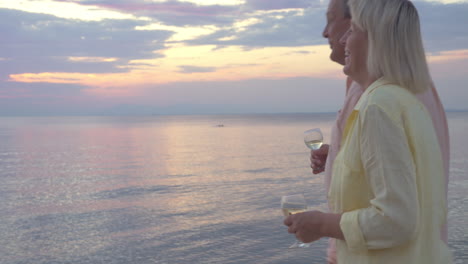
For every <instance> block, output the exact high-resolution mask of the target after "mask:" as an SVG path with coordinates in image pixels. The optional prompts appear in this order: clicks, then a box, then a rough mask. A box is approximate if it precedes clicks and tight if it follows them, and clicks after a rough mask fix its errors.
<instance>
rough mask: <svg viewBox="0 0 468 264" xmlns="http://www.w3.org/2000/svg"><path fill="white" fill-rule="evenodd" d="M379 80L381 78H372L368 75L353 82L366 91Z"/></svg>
mask: <svg viewBox="0 0 468 264" xmlns="http://www.w3.org/2000/svg"><path fill="white" fill-rule="evenodd" d="M378 79H379V78H376V77H371V76H370V75H369V74H366V75H364V76H359V77H358V78H356V79H353V80H354V81H355V82H357V83H358V84H359V85H360V86H361V87H362V88H363V89H364V90H365V89H367V88H368V87H369V86H370V85H371V84H373V83H374V82H375V81H377V80H378Z"/></svg>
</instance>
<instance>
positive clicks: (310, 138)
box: [304, 128, 323, 150]
mask: <svg viewBox="0 0 468 264" xmlns="http://www.w3.org/2000/svg"><path fill="white" fill-rule="evenodd" d="M304 143H305V144H306V146H307V147H308V148H310V149H311V150H317V149H319V148H320V147H321V146H322V144H323V135H322V131H321V130H320V128H314V129H309V130H307V131H304Z"/></svg>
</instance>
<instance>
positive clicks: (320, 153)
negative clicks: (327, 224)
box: [310, 0, 450, 263]
mask: <svg viewBox="0 0 468 264" xmlns="http://www.w3.org/2000/svg"><path fill="white" fill-rule="evenodd" d="M326 18H327V24H326V26H325V28H324V30H323V37H324V38H327V39H328V42H329V44H330V48H331V54H330V59H331V60H332V61H335V62H336V63H339V64H341V65H344V64H345V51H344V48H345V47H344V44H345V42H343V41H340V40H341V38H342V37H343V35H344V34H345V33H346V32H347V31H348V29H349V27H350V23H351V14H350V11H349V7H348V0H330V2H329V5H328V10H327V14H326ZM363 92H364V89H362V88H361V87H360V86H359V84H357V83H356V82H353V80H351V79H350V78H348V79H347V80H346V94H345V100H344V103H343V106H342V108H341V110H339V111H338V114H337V118H336V121H335V123H334V124H333V127H332V135H331V141H330V145H326V144H325V145H323V146H322V147H321V148H320V149H319V150H315V151H311V158H310V160H311V168H312V169H313V173H314V174H318V173H320V172H323V171H324V178H325V181H324V182H325V188H326V191H327V193H328V190H329V187H330V182H331V178H332V173H333V171H332V168H333V162H334V160H335V158H336V155H337V154H338V152H339V150H340V143H341V137H342V134H343V130H344V127H345V124H346V121H347V119H348V117H349V115H350V114H351V112H352V111H353V109H354V107H355V105H356V103H357V101H358V100H359V98H360V97H361V94H362V93H363ZM417 97H418V98H419V99H420V100H421V101H422V103H423V104H424V105H425V106H426V108H427V109H428V111H429V113H430V115H431V118H432V121H433V124H434V127H435V131H436V134H437V137H438V139H439V145H440V149H441V151H442V155H443V161H444V169H445V177H446V188H447V187H448V177H449V158H450V156H449V155H450V149H449V147H450V145H449V134H448V125H447V119H446V115H445V111H444V108H443V105H442V103H441V101H440V99H439V96H438V94H437V91H436V89H435V88H434V86H433V87H432V88H431V89H428V91H427V92H424V93H421V94H417ZM446 190H447V189H446ZM441 237H442V239H443V240H444V241H445V242H447V226H446V225H445V226H444V228H443V229H442V234H441ZM327 259H328V263H337V262H336V248H335V241H334V239H329V246H328V250H327Z"/></svg>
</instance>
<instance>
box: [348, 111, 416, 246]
mask: <svg viewBox="0 0 468 264" xmlns="http://www.w3.org/2000/svg"><path fill="white" fill-rule="evenodd" d="M392 115H394V117H393V118H392V117H391V116H392ZM362 118H363V119H362V120H361V122H360V124H361V129H360V133H361V134H360V147H361V160H362V166H363V169H364V172H365V176H366V178H367V180H368V182H369V186H370V188H371V190H372V193H373V197H372V198H371V200H370V204H371V206H369V207H368V208H364V209H360V210H357V211H355V212H350V213H348V214H349V216H347V215H346V214H345V218H344V220H343V221H342V223H341V225H342V227H344V230H343V232H344V233H347V237H346V239H348V237H350V241H348V240H346V243H347V244H348V247H349V248H350V250H353V251H354V250H361V249H363V248H367V249H384V248H391V247H396V246H399V245H402V244H403V243H406V242H407V241H409V240H410V239H411V238H412V237H413V235H414V234H415V232H416V231H417V222H418V214H419V210H418V208H419V203H418V198H417V197H418V196H417V186H416V169H415V167H414V162H413V155H412V153H411V149H410V146H409V144H408V137H407V135H406V133H405V129H404V125H403V124H404V121H402V120H399V119H398V118H401V116H400V115H398V114H394V113H388V112H385V111H384V110H383V109H382V108H381V107H379V106H378V105H373V104H371V105H369V106H367V109H366V111H365V114H364V116H363V117H362ZM347 229H349V231H345V230H347Z"/></svg>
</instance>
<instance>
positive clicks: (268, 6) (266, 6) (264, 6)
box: [247, 0, 319, 10]
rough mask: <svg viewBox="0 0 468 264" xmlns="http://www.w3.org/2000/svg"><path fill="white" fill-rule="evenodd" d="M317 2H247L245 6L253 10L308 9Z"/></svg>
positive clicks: (293, 0) (289, 0) (285, 0)
mask: <svg viewBox="0 0 468 264" xmlns="http://www.w3.org/2000/svg"><path fill="white" fill-rule="evenodd" d="M318 2H319V1H315V2H314V1H310V0H274V1H272V0H248V1H247V6H249V7H251V8H253V9H255V10H276V9H289V8H308V7H310V6H311V5H312V4H313V3H318Z"/></svg>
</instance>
